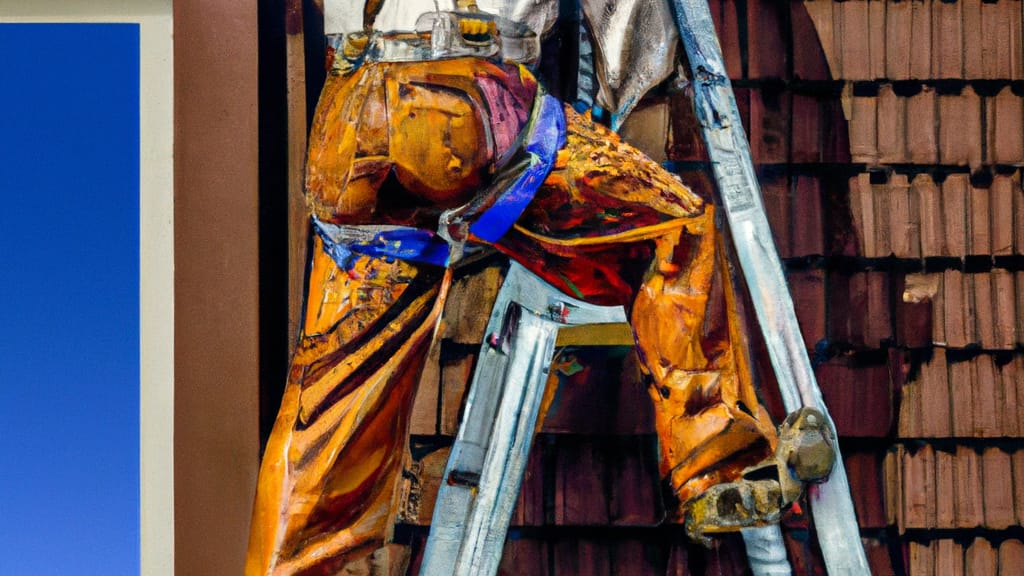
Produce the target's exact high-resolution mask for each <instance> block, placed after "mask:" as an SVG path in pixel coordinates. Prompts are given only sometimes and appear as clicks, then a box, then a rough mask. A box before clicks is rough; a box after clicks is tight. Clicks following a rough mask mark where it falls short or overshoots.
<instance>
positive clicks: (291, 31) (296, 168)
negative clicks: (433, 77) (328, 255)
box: [285, 0, 309, 357]
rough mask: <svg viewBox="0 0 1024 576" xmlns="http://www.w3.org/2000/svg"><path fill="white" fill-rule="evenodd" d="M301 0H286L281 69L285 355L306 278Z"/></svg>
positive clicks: (299, 317)
mask: <svg viewBox="0 0 1024 576" xmlns="http://www.w3.org/2000/svg"><path fill="white" fill-rule="evenodd" d="M302 4H303V2H302V0H287V7H286V14H285V59H286V67H287V71H286V72H285V74H286V78H287V80H286V81H287V84H288V95H287V98H288V121H287V123H288V356H289V357H291V354H292V352H294V351H295V343H296V335H297V334H298V333H299V322H301V321H302V303H303V295H304V294H303V293H304V286H305V279H306V244H307V242H308V241H309V216H308V215H307V213H306V203H305V200H304V198H303V191H302V190H303V189H302V186H303V174H304V169H305V159H306V112H307V111H306V54H305V34H304V32H303V29H304V22H303V11H302Z"/></svg>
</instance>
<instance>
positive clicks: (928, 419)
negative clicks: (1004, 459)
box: [898, 348, 1024, 438]
mask: <svg viewBox="0 0 1024 576" xmlns="http://www.w3.org/2000/svg"><path fill="white" fill-rule="evenodd" d="M932 354H933V355H932V358H931V359H930V360H929V361H927V362H924V363H923V364H922V365H921V366H920V368H919V369H918V370H917V374H916V375H915V376H912V377H911V379H910V381H909V382H907V383H905V384H904V385H903V388H902V398H901V402H900V415H899V427H898V434H899V436H900V437H902V438H952V437H957V438H968V437H971V438H1020V437H1021V436H1024V409H1022V407H1024V356H1021V355H1019V354H1017V355H1011V356H1008V357H997V356H996V355H992V354H980V355H978V356H976V357H974V358H970V359H964V360H961V359H957V360H956V361H952V362H951V361H949V359H948V356H947V353H946V351H945V350H943V349H942V348H936V349H935V350H934V351H933V352H932Z"/></svg>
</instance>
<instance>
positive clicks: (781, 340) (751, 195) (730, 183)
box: [672, 0, 870, 575]
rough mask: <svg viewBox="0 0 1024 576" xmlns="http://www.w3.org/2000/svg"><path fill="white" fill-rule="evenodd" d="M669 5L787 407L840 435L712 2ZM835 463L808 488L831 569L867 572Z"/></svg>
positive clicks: (846, 485) (840, 466)
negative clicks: (779, 247)
mask: <svg viewBox="0 0 1024 576" xmlns="http://www.w3.org/2000/svg"><path fill="white" fill-rule="evenodd" d="M672 4H673V9H674V11H675V17H676V21H677V24H678V27H679V34H680V36H681V38H682V40H683V46H684V48H685V50H686V53H687V56H688V59H689V64H690V69H691V72H692V76H693V83H694V104H695V106H696V111H697V118H698V120H699V122H700V124H701V128H702V131H703V134H704V141H705V143H706V144H707V150H708V156H709V158H710V159H711V165H712V168H713V171H714V173H715V179H716V181H717V183H718V189H719V193H720V197H721V199H722V204H723V205H724V208H725V213H726V217H727V220H728V222H729V228H730V230H731V231H732V237H733V241H734V244H735V248H736V254H737V257H738V260H739V263H740V269H741V271H742V272H743V276H744V278H745V279H746V284H747V286H748V288H749V291H750V296H751V300H752V302H753V305H754V311H755V313H756V315H757V319H758V323H759V324H760V326H761V330H762V332H763V334H764V339H765V342H766V344H767V347H768V354H769V357H770V359H771V363H772V367H773V369H774V371H775V374H776V378H777V380H778V382H779V389H780V392H781V394H782V399H783V403H784V404H785V407H786V410H787V411H788V412H793V411H795V410H798V409H799V408H801V407H802V406H811V407H814V408H817V409H818V410H820V411H821V413H822V414H824V415H825V417H826V419H827V420H828V424H829V426H831V427H832V429H833V430H835V424H834V423H833V421H832V417H831V416H830V415H829V413H828V410H827V408H826V407H825V402H824V400H823V398H822V395H821V390H820V389H819V388H818V384H817V382H816V380H815V377H814V372H813V371H812V369H811V364H810V359H809V358H808V356H807V350H806V349H805V348H804V344H803V338H802V337H801V334H800V327H799V325H798V324H797V319H796V312H795V311H794V308H793V300H792V298H791V296H790V294H789V290H788V287H787V284H786V278H785V276H784V274H783V271H782V262H781V260H780V259H779V255H778V252H777V251H776V249H775V245H774V243H773V240H772V234H771V229H770V227H769V225H768V219H767V217H766V216H765V210H764V204H763V201H762V199H761V193H760V188H759V186H758V182H757V177H756V175H755V172H754V166H753V162H752V161H751V157H750V146H749V144H748V142H747V137H746V134H745V133H744V131H743V126H742V124H741V122H740V116H739V111H738V109H737V107H736V99H735V96H734V95H733V91H732V84H731V83H730V82H729V77H728V75H727V74H726V73H725V64H724V62H723V59H722V51H721V47H720V45H719V42H718V37H717V35H716V33H715V28H714V22H713V21H712V19H711V12H710V10H709V8H708V4H707V1H706V0H672ZM836 464H837V465H836V466H835V468H834V469H833V471H832V474H831V475H830V477H829V479H828V480H827V481H826V482H824V483H823V484H819V485H812V486H810V487H809V488H808V492H809V498H810V501H811V511H812V513H813V514H814V521H815V527H816V529H817V532H818V539H819V542H820V543H821V548H822V554H823V556H824V558H825V564H826V568H827V569H828V572H829V573H830V574H842V575H855V574H869V573H870V571H869V569H868V564H867V558H866V556H865V554H864V550H863V547H862V546H861V544H860V527H859V525H858V524H857V517H856V513H855V511H854V508H853V502H852V500H851V498H850V488H849V483H848V481H847V478H846V471H845V469H844V468H843V460H842V456H841V454H840V453H839V447H838V445H837V446H836Z"/></svg>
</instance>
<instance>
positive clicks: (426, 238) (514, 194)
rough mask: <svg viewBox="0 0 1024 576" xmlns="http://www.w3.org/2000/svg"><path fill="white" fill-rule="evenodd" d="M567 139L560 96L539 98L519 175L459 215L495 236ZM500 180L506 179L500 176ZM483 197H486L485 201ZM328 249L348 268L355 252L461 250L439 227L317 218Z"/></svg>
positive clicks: (434, 254)
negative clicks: (344, 223) (346, 222)
mask: <svg viewBox="0 0 1024 576" xmlns="http://www.w3.org/2000/svg"><path fill="white" fill-rule="evenodd" d="M564 145H565V115H564V114H563V113H562V104H561V102H559V101H558V99H557V98H554V97H553V96H550V95H547V94H545V95H543V96H541V97H540V100H539V102H538V103H537V109H536V110H535V111H534V115H533V119H532V121H531V123H530V126H529V128H528V133H527V137H526V146H525V151H526V153H527V156H528V162H527V165H526V167H525V168H524V169H523V170H522V172H520V173H519V175H518V176H517V177H516V179H515V180H514V181H513V182H512V183H511V184H509V185H508V187H507V188H505V190H504V191H502V192H500V193H497V194H496V197H494V198H493V200H491V197H493V196H494V195H495V194H494V193H488V192H490V191H487V192H484V194H483V195H482V196H481V197H478V198H475V199H474V200H473V201H472V202H471V203H477V204H478V205H479V207H478V208H469V209H467V210H464V211H461V212H460V211H456V212H459V213H460V215H459V216H458V218H460V219H462V220H463V221H465V220H472V221H471V222H470V223H469V232H470V234H472V235H473V236H475V237H476V238H479V239H480V240H483V241H485V242H491V243H493V242H497V241H498V240H499V239H501V237H502V236H504V235H505V233H506V232H508V230H509V228H511V227H512V225H513V224H514V223H515V221H516V220H518V219H519V216H520V215H522V213H523V210H525V209H526V206H527V205H528V204H529V203H530V201H532V200H533V197H534V195H535V194H536V193H537V190H538V189H539V188H540V185H541V184H542V183H543V182H544V179H545V178H547V177H548V174H549V173H550V172H551V168H552V167H553V166H554V164H555V157H556V156H557V154H558V150H559V149H561V148H562V146H564ZM499 180H502V181H504V180H506V179H504V178H501V179H499ZM481 200H482V201H481ZM313 222H314V224H315V226H316V231H317V234H319V236H320V238H321V239H322V240H323V244H324V251H326V252H327V253H328V254H330V255H331V257H332V258H333V259H334V261H335V262H336V263H337V264H338V266H340V267H342V269H346V270H347V269H349V268H350V267H351V262H352V259H353V257H355V256H357V255H365V256H372V257H376V258H383V259H399V260H406V261H410V262H419V263H424V264H434V265H437V266H448V265H450V264H452V263H453V256H454V257H455V259H457V258H458V257H460V256H461V254H454V255H453V254H452V252H453V249H452V245H451V244H450V243H449V242H448V241H447V240H445V239H444V238H442V237H441V235H439V234H438V233H437V232H433V231H430V230H423V229H420V228H414V227H411V226H376V225H366V226H336V225H333V224H327V223H324V222H320V221H319V220H317V219H316V218H314V219H313Z"/></svg>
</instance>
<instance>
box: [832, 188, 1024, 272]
mask: <svg viewBox="0 0 1024 576" xmlns="http://www.w3.org/2000/svg"><path fill="white" fill-rule="evenodd" d="M849 187H850V212H851V214H852V217H853V224H854V228H855V231H856V236H857V243H858V245H859V246H858V248H859V250H858V253H859V255H860V256H864V257H867V258H878V257H888V256H896V257H898V258H922V257H944V256H945V257H964V256H969V255H984V256H1009V255H1014V254H1024V191H1022V188H1021V177H1020V171H1017V172H1014V173H1011V174H996V175H995V176H994V177H993V178H992V180H991V182H990V183H989V182H986V183H984V187H983V185H982V184H980V183H979V184H978V185H972V182H971V178H970V176H969V175H967V174H961V173H957V174H949V175H947V176H946V177H945V178H944V179H943V180H942V181H941V182H936V180H935V179H934V178H933V177H932V176H930V175H928V174H924V173H921V174H917V175H916V176H914V177H913V178H912V179H911V178H910V177H908V176H907V175H906V174H893V175H892V176H891V177H889V178H888V179H886V178H884V177H882V178H878V177H875V178H873V177H872V175H871V174H867V173H864V174H859V175H857V176H855V177H853V178H851V179H850V183H849Z"/></svg>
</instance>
